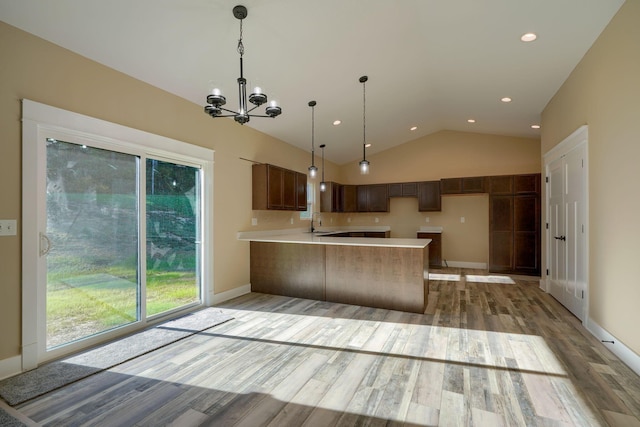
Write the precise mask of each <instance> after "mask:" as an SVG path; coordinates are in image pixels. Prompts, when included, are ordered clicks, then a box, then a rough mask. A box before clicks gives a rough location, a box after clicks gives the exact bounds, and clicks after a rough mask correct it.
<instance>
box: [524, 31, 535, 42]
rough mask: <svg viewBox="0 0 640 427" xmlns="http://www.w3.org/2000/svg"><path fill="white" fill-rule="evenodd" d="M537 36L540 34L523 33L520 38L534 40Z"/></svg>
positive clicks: (526, 40)
mask: <svg viewBox="0 0 640 427" xmlns="http://www.w3.org/2000/svg"><path fill="white" fill-rule="evenodd" d="M537 38H538V36H537V35H536V34H535V33H526V34H523V35H522V37H520V40H522V41H523V42H532V41H534V40H535V39H537Z"/></svg>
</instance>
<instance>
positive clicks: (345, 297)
mask: <svg viewBox="0 0 640 427" xmlns="http://www.w3.org/2000/svg"><path fill="white" fill-rule="evenodd" d="M338 234H343V235H344V233H340V232H333V233H331V232H324V233H310V232H302V231H298V232H296V231H295V230H294V231H289V232H280V233H261V232H241V233H239V234H238V239H239V240H246V241H250V242H251V290H252V291H253V292H263V293H269V294H277V295H286V296H291V297H298V298H308V299H316V300H320V301H331V302H339V303H345V304H357V305H363V306H367V307H378V308H387V309H391V310H400V311H409V312H414V313H424V310H425V309H426V305H427V293H428V277H429V272H428V268H429V243H430V242H431V240H430V239H398V238H376V237H335V236H336V235H338Z"/></svg>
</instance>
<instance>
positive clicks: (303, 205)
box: [296, 172, 307, 211]
mask: <svg viewBox="0 0 640 427" xmlns="http://www.w3.org/2000/svg"><path fill="white" fill-rule="evenodd" d="M296 210H297V211H306V210H307V175H306V174H304V173H300V172H296Z"/></svg>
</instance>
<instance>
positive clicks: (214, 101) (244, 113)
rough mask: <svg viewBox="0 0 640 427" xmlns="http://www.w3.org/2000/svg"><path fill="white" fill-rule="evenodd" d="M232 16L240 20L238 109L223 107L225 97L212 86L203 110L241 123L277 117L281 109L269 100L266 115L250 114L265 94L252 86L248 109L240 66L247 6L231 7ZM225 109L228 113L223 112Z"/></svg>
mask: <svg viewBox="0 0 640 427" xmlns="http://www.w3.org/2000/svg"><path fill="white" fill-rule="evenodd" d="M233 16H235V17H236V18H238V19H239V20H240V38H239V39H238V53H239V54H240V77H238V92H239V96H240V101H239V104H240V106H239V108H238V111H233V110H228V109H226V108H224V107H223V105H225V104H226V103H227V99H226V98H225V97H224V95H222V91H221V90H220V89H219V88H217V87H214V88H213V90H212V91H211V93H210V94H209V95H207V105H205V107H204V112H205V113H207V114H209V115H210V116H211V117H233V119H234V120H235V121H236V122H238V123H240V124H241V125H243V124H245V123H247V122H248V121H249V119H250V118H251V117H271V118H274V117H277V116H279V115H280V114H281V113H282V109H281V108H280V107H279V106H278V104H277V103H276V102H275V101H271V102H269V105H267V108H266V109H265V113H266V115H259V114H250V113H251V112H252V111H253V110H255V109H256V108H258V107H259V106H261V105H262V104H265V103H266V102H267V94H266V93H263V92H262V89H261V88H260V87H257V86H256V87H254V88H253V92H252V93H251V94H250V95H249V102H250V103H251V104H253V105H254V107H251V108H250V109H248V105H247V80H246V79H245V78H244V74H243V68H242V55H244V45H243V44H242V20H243V19H244V18H246V17H247V8H246V7H244V6H241V5H238V6H236V7H234V8H233ZM223 111H226V112H227V113H229V114H223Z"/></svg>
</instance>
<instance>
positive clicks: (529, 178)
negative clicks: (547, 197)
mask: <svg viewBox="0 0 640 427" xmlns="http://www.w3.org/2000/svg"><path fill="white" fill-rule="evenodd" d="M540 179H541V176H540V174H531V175H515V176H514V177H513V187H514V193H515V194H527V193H536V194H537V193H540V185H541V182H540Z"/></svg>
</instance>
